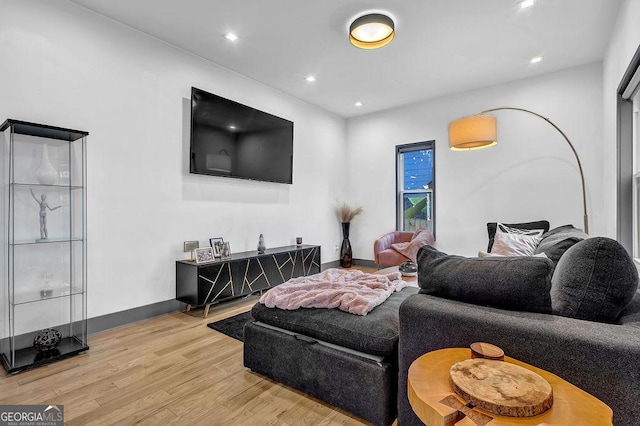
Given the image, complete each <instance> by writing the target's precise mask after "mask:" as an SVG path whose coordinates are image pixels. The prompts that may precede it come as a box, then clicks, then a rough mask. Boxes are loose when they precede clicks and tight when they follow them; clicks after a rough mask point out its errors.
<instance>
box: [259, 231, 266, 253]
mask: <svg viewBox="0 0 640 426" xmlns="http://www.w3.org/2000/svg"><path fill="white" fill-rule="evenodd" d="M266 249H267V246H266V245H265V243H264V236H263V235H262V234H260V238H258V253H259V254H262V253H264V251H265V250H266Z"/></svg>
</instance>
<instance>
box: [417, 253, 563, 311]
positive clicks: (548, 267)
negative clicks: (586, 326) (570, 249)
mask: <svg viewBox="0 0 640 426" xmlns="http://www.w3.org/2000/svg"><path fill="white" fill-rule="evenodd" d="M552 273H553V263H552V262H551V261H550V260H549V259H547V258H546V257H531V256H520V257H484V258H477V257H470V258H467V257H462V256H450V255H447V254H446V253H442V252H440V251H438V250H436V249H435V248H433V247H430V246H424V247H422V248H421V249H420V251H419V252H418V285H419V287H420V293H423V294H429V295H432V296H439V297H444V298H447V299H453V300H458V301H461V302H467V303H473V304H476V305H483V306H492V307H496V308H501V309H510V310H519V311H531V312H543V313H550V312H551V300H550V297H549V290H550V288H551V275H552Z"/></svg>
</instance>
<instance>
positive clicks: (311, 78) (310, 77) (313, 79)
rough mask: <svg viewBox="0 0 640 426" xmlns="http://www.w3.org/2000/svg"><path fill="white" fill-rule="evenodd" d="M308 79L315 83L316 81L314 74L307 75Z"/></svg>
mask: <svg viewBox="0 0 640 426" xmlns="http://www.w3.org/2000/svg"><path fill="white" fill-rule="evenodd" d="M305 80H306V81H308V82H309V83H313V82H314V81H316V78H315V77H314V76H312V75H310V76H307V78H305Z"/></svg>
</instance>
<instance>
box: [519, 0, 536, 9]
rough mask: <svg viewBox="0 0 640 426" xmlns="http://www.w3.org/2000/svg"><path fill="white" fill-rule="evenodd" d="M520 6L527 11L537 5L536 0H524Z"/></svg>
mask: <svg viewBox="0 0 640 426" xmlns="http://www.w3.org/2000/svg"><path fill="white" fill-rule="evenodd" d="M519 4H520V9H526V8H528V7H531V6H533V5H534V4H536V0H522V1H521V2H520V3H519Z"/></svg>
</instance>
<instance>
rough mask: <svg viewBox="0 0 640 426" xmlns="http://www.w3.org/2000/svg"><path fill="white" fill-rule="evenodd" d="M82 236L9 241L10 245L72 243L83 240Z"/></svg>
mask: <svg viewBox="0 0 640 426" xmlns="http://www.w3.org/2000/svg"><path fill="white" fill-rule="evenodd" d="M83 240H84V239H83V238H82V237H77V238H50V239H48V240H43V241H37V240H23V241H15V242H13V243H9V245H10V246H27V245H31V244H34V245H39V244H58V243H72V242H76V241H83Z"/></svg>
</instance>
